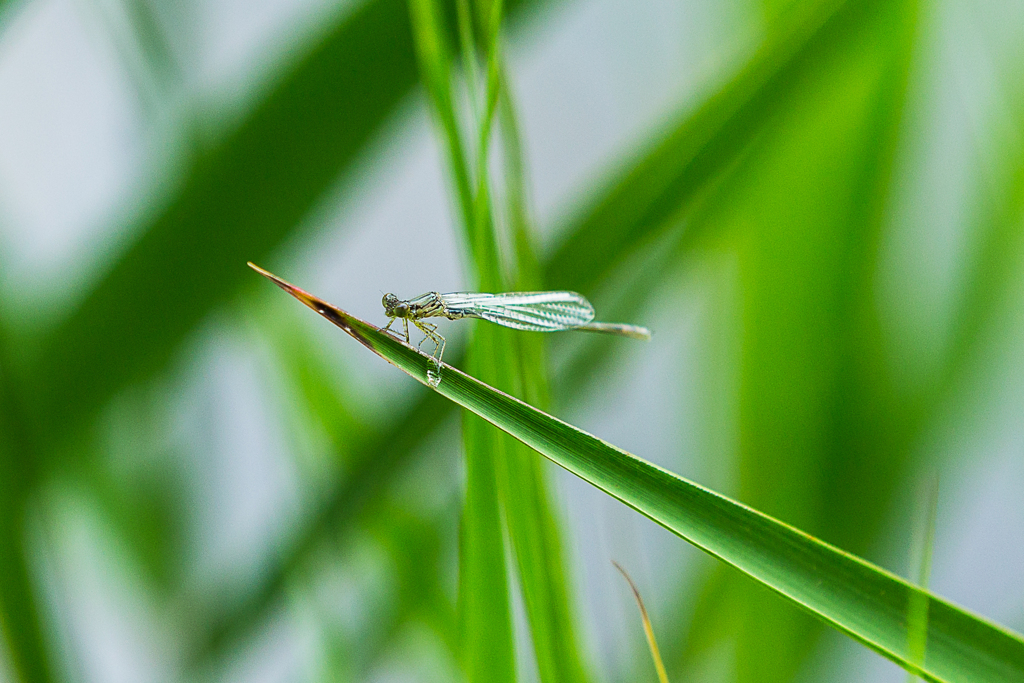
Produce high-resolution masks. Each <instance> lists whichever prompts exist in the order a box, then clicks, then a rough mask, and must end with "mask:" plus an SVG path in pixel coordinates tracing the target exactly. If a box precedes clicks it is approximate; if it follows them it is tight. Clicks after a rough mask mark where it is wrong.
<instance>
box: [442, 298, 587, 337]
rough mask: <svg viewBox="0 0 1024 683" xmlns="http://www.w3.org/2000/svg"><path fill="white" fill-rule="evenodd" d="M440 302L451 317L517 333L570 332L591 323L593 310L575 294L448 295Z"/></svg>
mask: <svg viewBox="0 0 1024 683" xmlns="http://www.w3.org/2000/svg"><path fill="white" fill-rule="evenodd" d="M441 300H442V301H443V302H444V305H445V306H446V307H447V309H448V311H449V312H450V313H451V314H452V315H453V316H454V317H467V318H483V319H484V320H488V321H490V322H492V323H497V324H499V325H504V326H505V327H511V328H514V329H517V330H530V331H534V332H553V331H556V330H571V329H573V328H575V327H579V326H581V325H586V324H587V323H589V322H590V321H591V320H593V319H594V307H593V306H591V305H590V302H589V301H587V300H586V299H584V298H583V297H582V296H581V295H579V294H577V293H576V292H508V293H505V294H480V293H475V292H451V293H449V294H442V295H441Z"/></svg>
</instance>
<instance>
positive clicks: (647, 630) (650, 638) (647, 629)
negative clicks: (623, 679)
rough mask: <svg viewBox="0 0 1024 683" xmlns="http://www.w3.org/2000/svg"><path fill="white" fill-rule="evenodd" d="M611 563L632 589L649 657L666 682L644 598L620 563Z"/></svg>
mask: <svg viewBox="0 0 1024 683" xmlns="http://www.w3.org/2000/svg"><path fill="white" fill-rule="evenodd" d="M612 564H613V565H615V568H616V569H618V570H619V573H620V574H622V578H624V579H626V583H628V584H629V590H631V591H633V599H634V600H636V606H637V607H639V608H640V619H641V621H643V624H644V635H645V636H647V647H649V648H650V650H651V659H653V660H654V668H655V670H657V672H658V681H659V683H668V672H666V671H665V663H664V662H663V661H661V652H660V651H659V650H658V639H657V638H655V637H654V626H652V625H651V617H650V616H649V615H648V614H647V608H646V607H644V599H643V598H642V597H640V589H638V588H637V587H636V584H635V583H633V579H632V577H630V575H629V572H627V571H626V570H625V569H623V568H622V565H621V564H619V563H618V562H615V561H614V560H612Z"/></svg>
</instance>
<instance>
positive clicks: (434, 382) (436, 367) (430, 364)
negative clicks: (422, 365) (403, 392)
mask: <svg viewBox="0 0 1024 683" xmlns="http://www.w3.org/2000/svg"><path fill="white" fill-rule="evenodd" d="M427 384H429V385H430V386H432V387H434V388H435V389H436V388H437V387H438V386H439V385H440V384H441V364H440V363H438V362H437V360H435V359H433V358H431V359H430V360H428V361H427Z"/></svg>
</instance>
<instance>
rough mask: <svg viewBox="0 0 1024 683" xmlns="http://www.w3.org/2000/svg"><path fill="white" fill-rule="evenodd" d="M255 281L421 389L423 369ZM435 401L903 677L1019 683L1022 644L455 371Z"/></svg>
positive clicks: (449, 371) (308, 301) (374, 338)
mask: <svg viewBox="0 0 1024 683" xmlns="http://www.w3.org/2000/svg"><path fill="white" fill-rule="evenodd" d="M260 272H262V274H264V275H265V276H267V277H268V278H270V279H271V280H272V281H273V282H275V284H277V285H278V286H280V287H281V288H282V289H284V290H285V291H287V292H288V293H290V294H291V295H292V296H294V297H296V298H297V299H299V301H301V302H302V303H304V304H305V305H307V306H309V307H310V308H312V309H313V310H315V311H317V312H318V313H320V314H321V315H322V316H324V317H325V318H327V319H328V320H330V321H331V322H332V323H334V324H335V325H337V326H338V327H340V328H341V329H343V330H344V331H345V332H347V333H348V334H349V335H351V336H352V337H353V338H354V339H356V340H357V341H359V342H360V343H361V344H363V345H364V346H366V347H367V348H368V349H370V350H371V351H373V352H374V353H376V354H378V355H380V356H381V357H382V358H384V359H385V360H387V361H388V362H390V363H391V364H393V365H395V366H396V367H398V368H400V369H402V370H403V371H405V372H406V373H408V374H409V375H410V376H412V377H413V378H415V379H416V380H418V381H420V382H421V383H423V384H427V383H428V382H427V368H428V365H429V358H428V357H427V356H425V355H423V354H421V353H419V352H417V351H416V350H415V349H413V348H411V347H410V346H408V345H406V344H404V343H402V342H400V341H398V340H397V339H395V338H393V337H391V336H389V335H387V334H385V333H383V332H381V331H380V330H379V329H378V328H377V327H375V326H373V325H370V324H369V323H366V322H364V321H362V320H359V319H358V318H355V317H353V316H351V315H349V314H347V313H345V312H344V311H341V310H339V309H337V308H335V307H333V306H331V305H329V304H327V303H326V302H324V301H322V300H320V299H318V298H316V297H314V296H312V295H310V294H308V293H306V292H303V291H302V290H300V289H298V288H296V287H294V286H293V285H290V284H288V283H287V282H284V281H283V280H280V279H279V278H277V277H276V276H273V275H271V274H269V273H266V272H265V271H260ZM436 391H437V392H438V393H440V394H442V395H443V396H445V397H446V398H448V399H450V400H452V401H454V402H456V403H458V404H459V405H461V406H462V407H463V408H466V409H467V410H471V411H473V412H474V413H476V414H477V415H479V416H480V417H482V418H483V419H486V420H487V421H488V422H490V423H491V424H494V425H495V426H497V427H499V428H500V429H502V430H504V431H506V432H507V433H508V434H510V435H512V436H514V437H515V438H517V439H519V440H520V441H522V442H523V443H525V444H526V445H528V446H530V447H531V448H533V449H534V450H536V451H538V452H539V453H541V454H542V455H544V456H545V457H547V458H549V459H550V460H552V461H553V462H555V463H557V464H558V465H560V466H562V467H564V468H565V469H567V470H569V471H570V472H572V473H574V474H576V475H577V476H579V477H581V478H583V479H585V480H586V481H588V482H590V483H591V484H593V485H595V486H597V487H598V488H600V489H602V490H604V491H606V492H607V493H609V494H610V495H612V496H614V497H615V498H618V499H619V500H621V501H622V502H624V503H626V504H627V505H629V506H630V507H632V508H634V509H636V510H637V511H639V512H641V513H642V514H644V515H646V516H648V517H649V518H651V519H652V520H654V521H655V522H657V523H659V524H661V525H662V526H664V527H665V528H667V529H669V530H670V531H672V532H674V533H676V534H677V535H679V536H680V537H682V538H684V539H686V540H687V541H689V542H690V543H693V544H694V545H696V546H697V547H699V548H701V549H703V550H704V551H706V552H708V553H709V554H711V555H714V556H715V557H718V558H719V559H721V560H723V561H725V562H727V563H728V564H730V565H732V566H734V567H736V568H737V569H739V570H741V571H743V572H744V573H746V574H747V575H749V576H750V577H752V578H754V579H755V580H757V581H759V582H761V583H762V584H764V585H765V586H767V587H769V588H771V589H772V590H774V591H775V592H777V593H779V594H780V595H782V596H783V597H786V598H788V599H789V600H791V601H793V602H794V603H795V604H797V605H799V606H801V607H803V608H804V609H806V610H808V611H810V612H811V613H813V614H815V615H817V616H819V617H820V618H822V619H823V620H825V621H826V622H828V623H830V624H832V625H833V626H834V627H836V628H837V629H839V630H840V631H843V632H845V633H847V634H849V635H850V636H852V637H854V638H855V639H857V640H858V641H860V642H862V643H864V644H865V645H867V646H868V647H871V648H872V649H874V650H876V651H877V652H879V653H880V654H882V655H884V656H886V657H888V658H889V659H891V660H892V661H894V662H896V663H897V664H899V665H900V666H903V667H904V668H906V669H907V670H909V671H913V672H915V673H917V674H918V675H921V676H923V677H925V678H928V679H930V680H935V681H961V680H974V681H1024V638H1022V637H1021V636H1020V635H1017V634H1014V633H1012V632H1010V631H1008V630H1006V629H1003V628H1001V627H999V626H997V625H994V624H992V623H991V622H988V621H987V620H985V619H982V618H981V617H978V616H975V615H973V614H971V613H969V612H968V611H966V610H964V609H962V608H959V607H957V606H955V605H952V604H951V603H948V602H946V601H944V600H942V599H940V598H938V597H936V596H933V595H931V594H930V593H928V592H927V591H925V590H923V589H920V588H918V587H916V586H914V585H912V584H910V583H908V582H907V581H904V580H903V579H901V578H899V577H897V576H895V575H893V574H891V573H889V572H886V571H885V570H883V569H880V568H878V567H876V566H874V565H872V564H870V563H868V562H866V561H864V560H861V559H859V558H857V557H855V556H853V555H850V554H848V553H845V552H843V551H841V550H839V549H837V548H835V547H833V546H830V545H828V544H826V543H824V542H822V541H819V540H817V539H815V538H813V537H812V536H809V535H807V534H805V533H803V532H801V531H799V530H798V529H795V528H793V527H791V526H789V525H787V524H784V523H782V522H780V521H778V520H775V519H773V518H771V517H769V516H767V515H764V514H762V513H760V512H758V511H756V510H753V509H751V508H749V507H746V506H745V505H742V504H740V503H737V502H735V501H732V500H730V499H728V498H726V497H724V496H721V495H719V494H717V493H714V492H713V491H710V490H708V489H705V488H704V487H702V486H699V485H697V484H695V483H692V482H689V481H687V480H685V479H683V478H681V477H678V476H676V475H674V474H672V473H670V472H668V471H666V470H663V469H661V468H659V467H657V466H655V465H652V464H650V463H648V462H646V461H644V460H641V459H640V458H637V457H636V456H633V455H631V454H629V453H627V452H625V451H622V450H620V449H618V448H616V447H614V446H612V445H610V444H608V443H606V442H604V441H602V440H600V439H598V438H596V437H594V436H592V435H590V434H587V433H586V432H583V431H581V430H578V429H576V428H575V427H573V426H571V425H569V424H566V423H565V422H562V421H561V420H558V419H557V418H554V417H552V416H550V415H547V414H545V413H543V412H541V411H539V410H537V409H536V408H533V407H531V406H529V405H527V404H525V403H523V402H521V401H519V400H517V399H515V398H513V397H511V396H508V395H507V394H504V393H503V392H500V391H498V390H496V389H493V388H492V387H489V386H487V385H485V384H483V383H481V382H479V381H478V380H475V379H473V378H472V377H470V376H468V375H466V374H464V373H462V372H461V371H459V370H457V369H455V368H453V367H451V366H444V367H443V368H442V379H441V382H440V385H439V386H438V387H437V388H436ZM915 595H916V596H921V597H922V598H923V599H925V600H927V601H928V608H929V609H928V613H929V622H928V637H927V651H926V654H925V659H924V662H923V664H922V665H921V666H916V665H915V664H914V663H913V662H912V661H911V659H912V656H911V652H910V648H909V644H908V637H907V636H908V628H907V618H908V609H909V607H910V604H911V601H912V599H913V598H912V596H915Z"/></svg>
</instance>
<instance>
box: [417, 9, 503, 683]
mask: <svg viewBox="0 0 1024 683" xmlns="http://www.w3.org/2000/svg"><path fill="white" fill-rule="evenodd" d="M409 8H410V14H411V17H412V26H413V35H414V37H415V40H416V48H417V55H418V57H419V64H420V71H421V72H422V74H423V81H424V83H425V84H426V87H427V92H428V94H429V95H430V99H431V102H432V104H433V107H432V110H433V113H434V116H435V119H436V120H437V122H438V127H439V128H440V130H441V133H442V136H443V139H444V142H445V145H446V148H447V150H448V169H449V172H450V174H451V176H452V178H453V181H454V185H455V194H456V200H457V206H458V208H459V210H460V215H461V217H462V226H463V229H464V232H465V235H466V243H467V244H468V246H469V253H470V255H471V256H472V262H473V264H474V265H475V266H476V271H477V277H478V280H479V282H480V284H481V286H480V287H478V289H479V290H480V291H501V289H500V287H494V286H493V283H491V282H488V280H487V279H488V277H493V276H494V274H496V273H498V272H499V271H498V269H497V268H496V267H495V266H496V263H497V257H496V252H495V251H494V250H493V247H494V244H493V241H492V240H491V230H490V204H489V200H488V197H487V194H486V189H487V181H486V176H485V175H480V176H479V177H477V178H475V179H474V177H473V171H472V169H473V164H472V163H471V161H470V159H469V151H468V150H467V149H466V144H465V142H464V135H463V132H462V128H461V125H460V120H459V112H458V111H457V109H456V104H455V97H454V95H453V89H452V72H451V54H450V52H449V48H448V45H447V39H446V37H447V33H448V32H447V31H446V30H444V29H443V28H442V26H443V24H442V17H441V16H440V12H439V8H438V7H437V3H436V2H435V1H434V0H410V2H409ZM457 9H458V14H459V15H460V21H459V24H460V25H461V27H462V31H461V32H460V33H461V35H462V36H463V41H468V40H469V38H470V37H471V36H472V30H471V28H470V27H469V26H468V22H469V17H468V12H469V9H468V3H467V2H466V1H465V0H461V1H460V2H457ZM467 33H468V34H469V37H467ZM465 50H466V51H468V53H466V54H464V58H465V59H464V61H465V63H467V64H474V63H475V60H476V55H475V54H474V53H473V48H472V47H471V46H466V47H465ZM475 76H476V74H475V73H468V74H464V77H465V78H467V79H473V78H475ZM471 92H472V90H471ZM478 152H479V153H482V151H479V150H478ZM488 285H490V286H488ZM498 343H499V340H498V338H497V336H496V335H495V333H494V331H493V330H480V331H479V333H478V334H476V335H474V337H473V340H472V342H471V343H470V350H469V354H468V362H469V364H470V365H471V366H473V367H475V368H476V372H478V373H481V374H483V375H485V376H491V375H493V372H494V365H493V362H492V359H493V358H494V353H493V352H494V350H495V349H496V348H497V344H498ZM463 443H464V445H465V463H466V486H465V500H464V505H463V508H462V517H461V519H462V523H461V528H460V532H461V533H460V538H459V540H460V544H459V630H460V633H459V636H460V640H461V643H462V652H461V659H462V666H463V672H464V673H465V675H466V679H467V680H468V681H470V683H478V682H480V683H482V682H483V681H498V682H503V681H508V682H510V683H511V682H512V681H514V680H515V679H516V669H515V665H516V661H515V638H514V630H513V626H512V614H511V602H510V593H509V587H508V574H509V572H508V570H507V567H506V564H505V560H506V552H505V531H504V525H503V524H502V515H501V506H500V499H499V489H500V487H499V483H498V479H499V477H500V474H499V470H500V469H501V468H502V467H503V466H504V465H505V463H507V462H508V460H509V454H508V444H507V442H506V441H505V440H504V439H502V438H497V439H496V438H494V435H493V433H492V432H491V428H490V427H489V426H488V425H487V423H486V422H484V421H483V420H481V419H480V418H478V417H476V416H475V415H472V414H471V413H466V414H465V415H464V417H463Z"/></svg>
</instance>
